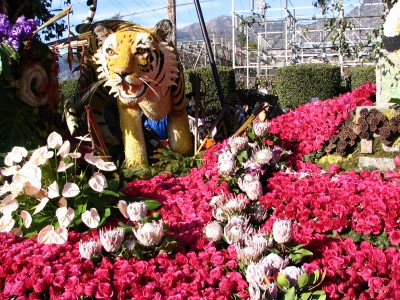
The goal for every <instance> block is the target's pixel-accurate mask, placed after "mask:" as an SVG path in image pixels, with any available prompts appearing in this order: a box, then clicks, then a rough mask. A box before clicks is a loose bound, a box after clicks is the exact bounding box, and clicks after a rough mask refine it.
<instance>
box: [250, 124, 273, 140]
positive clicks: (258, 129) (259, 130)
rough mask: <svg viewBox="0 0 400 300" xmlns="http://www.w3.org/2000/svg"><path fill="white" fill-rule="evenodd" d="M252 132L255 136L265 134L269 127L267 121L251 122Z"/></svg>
mask: <svg viewBox="0 0 400 300" xmlns="http://www.w3.org/2000/svg"><path fill="white" fill-rule="evenodd" d="M253 129H254V134H255V135H256V136H257V137H263V136H266V135H267V133H268V129H269V123H265V122H254V123H253Z"/></svg>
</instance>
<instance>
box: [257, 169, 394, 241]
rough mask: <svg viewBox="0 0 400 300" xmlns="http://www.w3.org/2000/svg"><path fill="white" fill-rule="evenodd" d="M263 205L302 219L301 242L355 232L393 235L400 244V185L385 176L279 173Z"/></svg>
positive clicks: (284, 216) (278, 214) (279, 215)
mask: <svg viewBox="0 0 400 300" xmlns="http://www.w3.org/2000/svg"><path fill="white" fill-rule="evenodd" d="M267 188H268V190H269V192H267V193H266V194H265V195H264V196H261V198H260V202H261V203H262V204H263V205H264V206H265V207H266V208H271V209H273V211H274V216H276V217H277V218H280V219H291V220H296V222H297V224H298V226H299V228H302V229H301V230H303V229H304V230H306V231H307V232H308V233H307V234H306V233H304V234H302V235H300V236H299V238H300V239H301V241H300V242H301V243H304V242H307V239H308V238H309V237H310V233H311V232H316V233H330V232H332V231H338V232H342V231H343V230H345V229H346V230H348V229H351V230H353V231H355V232H357V233H360V234H365V235H369V234H375V235H379V234H381V233H383V232H385V233H387V234H389V239H390V238H391V239H392V240H391V242H392V244H393V245H397V244H398V243H399V241H400V239H399V233H400V225H399V224H398V223H397V220H398V216H399V215H400V207H399V206H398V198H399V195H400V185H399V184H398V181H397V180H385V179H384V178H383V177H382V174H381V173H380V172H379V171H373V172H368V171H363V172H362V173H361V174H356V173H355V172H349V173H347V174H346V173H340V174H338V175H333V174H331V173H314V174H311V173H297V174H287V173H283V172H279V173H276V174H275V175H274V176H273V177H272V178H270V180H269V182H268V185H267Z"/></svg>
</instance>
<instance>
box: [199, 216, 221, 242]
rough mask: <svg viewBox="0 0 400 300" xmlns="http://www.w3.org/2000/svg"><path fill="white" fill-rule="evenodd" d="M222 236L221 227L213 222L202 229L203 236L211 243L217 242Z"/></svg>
mask: <svg viewBox="0 0 400 300" xmlns="http://www.w3.org/2000/svg"><path fill="white" fill-rule="evenodd" d="M222 234H223V229H222V226H221V225H220V224H219V223H218V222H216V221H213V222H211V223H208V224H207V225H206V226H205V227H204V235H205V236H206V237H207V238H208V239H209V240H210V241H212V242H218V241H219V240H220V239H221V237H222Z"/></svg>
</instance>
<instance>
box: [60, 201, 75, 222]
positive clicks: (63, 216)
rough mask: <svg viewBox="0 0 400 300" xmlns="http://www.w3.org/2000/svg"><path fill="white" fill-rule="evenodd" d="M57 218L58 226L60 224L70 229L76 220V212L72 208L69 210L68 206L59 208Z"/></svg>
mask: <svg viewBox="0 0 400 300" xmlns="http://www.w3.org/2000/svg"><path fill="white" fill-rule="evenodd" d="M56 217H57V220H58V224H60V226H61V227H68V226H69V224H71V222H72V221H73V220H74V217H75V211H74V209H73V208H71V207H69V208H67V207H66V206H63V207H60V208H57V210H56Z"/></svg>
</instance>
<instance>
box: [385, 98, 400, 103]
mask: <svg viewBox="0 0 400 300" xmlns="http://www.w3.org/2000/svg"><path fill="white" fill-rule="evenodd" d="M388 102H389V103H397V104H400V98H390V100H389V101H388Z"/></svg>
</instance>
